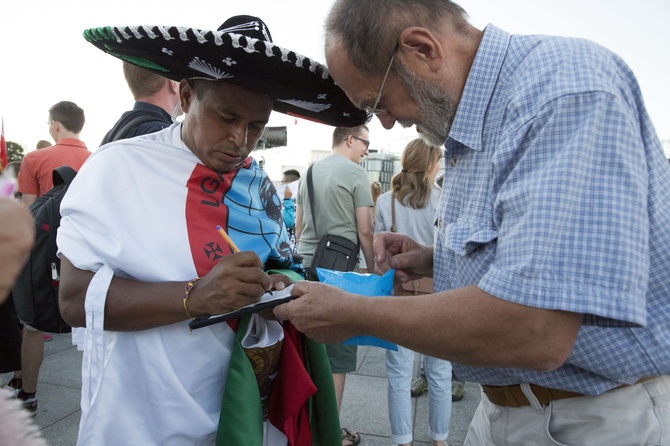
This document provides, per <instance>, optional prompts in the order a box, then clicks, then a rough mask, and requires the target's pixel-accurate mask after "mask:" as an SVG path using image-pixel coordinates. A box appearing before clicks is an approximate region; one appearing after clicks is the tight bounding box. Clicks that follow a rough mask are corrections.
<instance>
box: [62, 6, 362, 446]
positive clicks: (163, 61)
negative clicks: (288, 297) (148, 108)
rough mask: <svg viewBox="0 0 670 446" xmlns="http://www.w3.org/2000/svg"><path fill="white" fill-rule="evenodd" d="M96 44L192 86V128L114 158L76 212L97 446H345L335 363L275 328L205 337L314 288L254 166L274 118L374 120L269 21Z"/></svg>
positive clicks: (74, 260)
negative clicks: (295, 285) (194, 322)
mask: <svg viewBox="0 0 670 446" xmlns="http://www.w3.org/2000/svg"><path fill="white" fill-rule="evenodd" d="M84 36H85V38H86V39H87V40H88V41H90V42H91V43H93V44H94V45H96V46H97V47H99V48H100V49H102V50H103V51H105V52H108V53H110V54H112V55H114V56H115V57H118V58H120V59H123V60H125V61H127V62H130V63H133V64H136V65H138V66H141V67H143V68H146V69H148V70H151V71H153V72H156V73H159V74H161V75H162V76H165V77H167V78H170V79H173V80H176V81H179V82H180V84H179V94H180V105H181V108H182V110H183V111H184V114H185V117H184V120H183V122H182V123H178V124H175V125H173V126H172V127H170V128H168V129H165V130H163V131H161V132H158V133H154V134H151V135H146V136H142V137H138V138H132V139H129V140H123V141H118V142H114V143H110V144H108V145H105V146H103V147H101V148H100V149H98V151H96V152H95V153H94V155H93V156H91V158H90V159H89V161H88V162H87V163H86V165H85V166H84V167H83V168H82V169H81V171H80V172H79V174H78V176H77V178H76V179H75V181H74V182H73V184H72V185H71V186H70V189H69V191H68V194H67V196H66V197H65V199H64V201H63V203H62V207H61V214H62V216H63V218H62V223H61V227H60V230H59V234H58V246H59V249H60V255H61V261H62V267H61V268H62V270H61V288H60V296H61V297H60V300H61V311H62V313H63V316H64V318H65V319H66V321H68V322H69V323H70V324H71V325H73V326H75V327H85V336H84V339H83V341H82V342H83V345H84V357H83V365H82V404H81V405H82V415H81V422H80V428H79V439H78V442H79V444H82V445H83V444H90V445H104V444H107V445H113V444H141V445H161V446H163V445H186V444H188V445H193V444H197V445H210V444H214V443H215V442H216V444H220V445H233V446H238V445H262V444H266V445H312V444H314V445H331V444H332V445H340V444H341V443H340V442H341V435H340V428H339V421H338V419H337V411H336V407H335V404H334V398H333V395H332V380H330V370H329V368H328V366H327V361H326V360H325V356H324V350H323V346H322V345H320V344H316V343H313V342H312V341H310V340H309V339H307V338H304V337H303V336H302V335H300V334H299V333H297V332H296V331H295V329H294V328H293V327H292V325H291V324H290V323H283V324H279V323H278V322H276V321H266V320H265V319H263V318H261V317H259V316H257V315H254V316H251V317H249V316H247V317H244V318H242V319H236V320H234V321H231V322H229V323H219V324H214V325H210V326H207V327H203V328H199V329H196V330H193V331H192V332H190V330H189V326H188V323H189V322H190V321H191V319H192V318H193V317H197V316H202V315H212V314H221V313H226V312H229V311H231V310H236V309H239V308H241V307H243V306H246V305H248V304H251V303H254V302H257V301H258V300H259V298H260V297H261V295H263V294H264V292H265V291H266V290H270V289H282V288H284V287H285V286H286V285H287V284H289V283H291V282H292V281H293V280H297V279H299V278H300V276H301V274H302V273H303V269H302V266H301V260H300V259H296V258H294V256H293V254H292V253H291V250H290V246H289V243H288V238H287V235H286V228H285V227H284V225H283V222H282V216H281V208H280V206H279V203H277V200H276V199H275V197H276V192H275V190H274V187H273V185H272V182H271V181H270V180H269V178H268V177H267V175H266V174H265V173H264V172H263V171H262V170H261V169H260V168H259V166H258V164H257V163H256V161H254V160H253V158H251V157H249V153H250V152H251V150H253V148H254V146H255V145H256V142H257V141H258V139H259V138H260V137H261V135H262V133H263V129H264V127H265V125H266V124H267V122H268V119H269V117H270V113H271V111H272V110H275V111H279V112H282V113H287V114H291V115H293V116H297V117H302V118H306V119H311V120H314V121H317V122H321V123H325V124H329V125H334V126H356V125H359V124H361V123H363V122H364V121H365V120H366V118H367V116H366V114H365V113H364V112H361V111H359V110H357V109H356V108H355V107H354V106H353V105H352V104H351V103H350V101H349V100H348V99H347V98H346V96H345V95H344V93H343V92H342V91H341V90H340V89H339V87H337V86H336V85H335V84H334V83H333V81H332V79H331V78H330V77H329V76H328V73H327V71H326V70H325V68H324V66H322V65H321V64H319V63H317V62H315V61H313V60H311V59H309V58H307V57H303V56H301V55H298V54H296V53H294V52H292V51H290V50H286V49H283V48H280V47H278V46H275V45H274V44H273V43H272V39H271V37H270V33H269V31H268V29H267V27H266V26H265V24H264V23H263V22H262V21H261V20H260V19H258V18H255V17H249V16H238V17H233V18H231V19H229V20H228V21H226V22H225V23H224V24H223V25H222V26H221V28H220V29H219V31H207V30H198V29H191V28H178V27H158V26H153V27H149V26H139V27H108V28H96V29H89V30H87V31H85V33H84ZM217 225H220V226H221V227H222V230H223V231H225V233H226V234H227V235H228V236H229V237H230V238H231V239H232V240H233V242H234V243H233V244H230V243H227V242H225V241H224V239H223V238H222V237H221V236H220V233H219V232H218V231H217V229H216V227H217ZM236 248H239V250H240V251H241V252H239V253H236V252H235V251H236ZM271 270H272V271H271ZM278 270H279V272H278ZM250 360H251V361H250ZM252 362H253V365H252ZM329 380H330V381H329Z"/></svg>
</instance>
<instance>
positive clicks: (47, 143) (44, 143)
mask: <svg viewBox="0 0 670 446" xmlns="http://www.w3.org/2000/svg"><path fill="white" fill-rule="evenodd" d="M52 145H53V144H51V142H50V141H47V140H45V139H40V140H39V141H37V144H36V145H35V150H39V149H44V148H46V147H51V146H52Z"/></svg>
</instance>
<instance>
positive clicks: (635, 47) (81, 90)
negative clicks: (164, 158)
mask: <svg viewBox="0 0 670 446" xmlns="http://www.w3.org/2000/svg"><path fill="white" fill-rule="evenodd" d="M332 3H333V2H332V0H284V1H277V0H256V1H249V2H239V1H235V2H232V1H229V0H218V1H211V0H203V1H199V0H190V1H188V2H180V1H175V0H161V1H149V0H132V1H129V0H115V1H114V2H111V3H101V2H97V1H91V0H60V1H56V2H55V1H45V0H34V1H31V2H30V6H22V5H21V3H16V4H15V6H14V8H13V9H14V11H12V12H11V13H3V14H2V15H1V16H0V58H1V59H0V60H1V62H0V63H1V64H2V71H1V74H0V81H1V82H0V117H2V118H3V119H4V127H5V138H6V139H7V140H9V141H14V142H17V143H19V144H21V145H22V146H23V147H24V148H25V149H26V150H32V149H33V148H34V147H35V144H36V143H37V141H38V140H40V139H46V140H51V138H50V136H49V133H48V131H47V118H48V109H49V107H51V106H52V105H53V104H55V103H57V102H59V101H61V100H69V101H73V102H76V103H77V104H78V105H79V106H80V107H82V108H83V109H84V112H85V114H86V124H85V125H84V130H83V131H82V133H81V135H80V136H81V139H82V140H83V141H84V142H86V144H87V145H88V147H89V148H90V149H92V150H93V149H95V148H96V147H97V146H98V144H99V142H100V140H101V139H102V137H103V136H104V134H105V133H106V132H107V130H108V129H109V128H110V127H111V126H112V125H113V124H114V122H115V121H116V120H117V118H118V117H119V116H120V115H121V113H123V112H124V111H125V110H128V109H129V108H131V107H132V104H133V98H132V96H131V94H130V92H129V91H128V87H127V85H126V84H125V81H124V79H123V73H122V71H121V62H120V60H118V59H116V58H114V57H112V56H109V55H107V54H105V53H103V52H102V51H100V50H98V49H97V48H95V47H94V46H93V45H91V44H90V43H88V42H86V41H85V40H84V38H83V37H82V32H83V31H84V29H86V28H92V27H99V26H120V25H174V26H190V27H196V28H201V29H216V28H217V27H218V26H219V25H220V24H221V23H222V22H223V21H225V20H226V19H227V18H228V17H230V16H233V15H237V14H250V15H256V16H258V17H260V18H262V19H263V20H264V21H265V22H266V24H267V25H268V27H269V28H270V31H271V33H272V37H273V40H274V43H275V44H276V45H279V46H282V47H285V48H289V49H291V50H294V51H296V52H298V53H301V54H303V55H305V56H308V57H311V58H313V59H316V60H318V61H320V62H324V61H325V58H324V56H323V42H324V38H323V22H324V20H325V17H326V15H327V13H328V10H329V9H330V6H331V5H332ZM380 3H381V2H380ZM457 3H459V4H460V5H461V6H462V7H463V8H464V9H465V10H466V11H467V12H468V13H469V16H470V21H471V23H472V24H473V25H474V26H476V27H477V28H480V29H483V28H484V27H485V26H486V25H487V24H489V23H492V24H494V25H496V26H498V27H500V28H502V29H504V30H505V31H508V32H511V33H513V34H553V35H564V36H573V37H584V38H588V39H590V40H593V41H595V42H597V43H600V44H602V45H604V46H606V47H607V48H609V49H611V50H613V51H614V52H616V53H617V54H619V55H620V56H621V57H622V58H623V59H624V60H625V61H626V62H627V63H628V64H629V66H630V67H631V68H632V69H633V72H634V73H635V74H636V76H637V78H638V81H639V83H640V86H641V89H642V93H643V96H644V99H645V103H646V105H647V110H648V112H649V114H650V116H651V119H652V122H653V123H654V125H655V127H656V132H657V133H658V135H659V137H660V138H661V139H662V140H670V81H669V80H668V79H670V57H669V56H668V52H669V48H670V1H669V0H639V1H637V2H630V1H629V0H627V1H624V0H562V1H560V2H557V1H555V0H460V1H457ZM299 121H300V122H297V123H296V122H295V121H294V120H293V119H288V118H287V117H285V116H283V115H280V114H278V113H273V116H272V117H271V120H270V123H269V125H275V126H284V125H287V126H288V125H292V126H295V128H294V129H292V130H293V131H295V132H299V133H300V134H301V137H300V138H296V139H295V140H294V141H295V142H294V144H301V145H304V144H309V145H311V146H312V148H316V149H320V150H329V149H330V135H331V134H332V127H328V126H324V125H319V124H314V123H311V122H307V121H301V120H299ZM290 134H291V133H289V135H290ZM370 136H371V140H372V141H373V143H372V146H371V148H376V149H378V150H380V151H384V150H386V151H388V150H389V149H390V148H391V149H392V148H393V147H397V146H398V144H397V142H398V141H407V140H408V139H409V138H411V137H414V136H416V133H415V132H414V129H413V128H410V129H402V128H400V127H399V126H398V125H396V128H394V129H393V130H391V131H388V130H385V129H383V128H382V127H381V125H380V124H379V122H378V121H377V120H376V119H374V120H373V122H372V123H371V127H370ZM291 145H292V141H291V138H289V147H288V149H290V148H291ZM669 149H670V147H669ZM290 152H291V151H290V150H287V151H286V154H287V156H290Z"/></svg>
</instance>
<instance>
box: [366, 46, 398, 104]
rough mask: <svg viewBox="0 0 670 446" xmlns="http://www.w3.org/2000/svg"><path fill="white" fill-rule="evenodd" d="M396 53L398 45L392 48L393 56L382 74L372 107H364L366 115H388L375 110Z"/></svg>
mask: <svg viewBox="0 0 670 446" xmlns="http://www.w3.org/2000/svg"><path fill="white" fill-rule="evenodd" d="M397 52H398V44H397V43H396V45H395V48H393V54H391V60H390V61H389V66H388V67H387V68H386V74H384V79H383V80H382V84H381V86H380V87H379V93H377V99H375V103H374V104H373V105H372V107H366V108H365V112H366V113H371V114H373V115H385V114H387V113H388V111H387V110H385V109H383V108H377V106H378V105H379V101H380V100H381V99H382V92H383V91H384V85H386V79H387V78H388V77H389V72H390V71H391V66H393V60H394V59H395V54H396V53H397Z"/></svg>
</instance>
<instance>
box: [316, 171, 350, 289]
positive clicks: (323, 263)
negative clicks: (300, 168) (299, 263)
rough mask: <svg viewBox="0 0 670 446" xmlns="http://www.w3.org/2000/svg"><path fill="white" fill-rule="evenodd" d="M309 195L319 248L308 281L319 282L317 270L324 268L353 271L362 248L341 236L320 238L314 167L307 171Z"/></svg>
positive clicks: (327, 235)
mask: <svg viewBox="0 0 670 446" xmlns="http://www.w3.org/2000/svg"><path fill="white" fill-rule="evenodd" d="M307 195H308V198H309V208H310V211H311V212H312V224H313V225H314V233H315V234H316V239H317V246H316V251H314V257H313V258H312V265H311V267H310V268H309V273H308V279H309V280H311V281H316V282H318V281H319V279H318V277H317V275H316V268H317V267H318V268H324V269H329V270H334V271H353V270H354V268H355V267H356V263H358V251H359V249H360V246H359V244H358V243H354V242H352V241H351V240H349V239H347V238H345V237H341V236H339V235H333V234H326V235H324V236H323V237H322V238H319V233H318V231H317V228H318V225H317V223H316V217H315V213H314V185H313V183H312V166H309V168H308V169H307Z"/></svg>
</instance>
